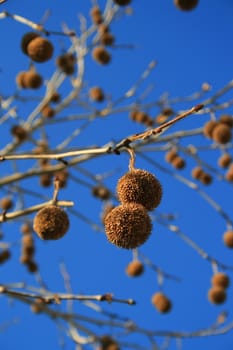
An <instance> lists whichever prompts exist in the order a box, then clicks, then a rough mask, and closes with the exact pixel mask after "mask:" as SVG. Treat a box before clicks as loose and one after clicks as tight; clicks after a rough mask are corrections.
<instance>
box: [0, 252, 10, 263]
mask: <svg viewBox="0 0 233 350" xmlns="http://www.w3.org/2000/svg"><path fill="white" fill-rule="evenodd" d="M10 257H11V252H10V250H9V249H4V250H2V251H1V252H0V264H3V263H4V262H6V261H7V260H9V259H10Z"/></svg>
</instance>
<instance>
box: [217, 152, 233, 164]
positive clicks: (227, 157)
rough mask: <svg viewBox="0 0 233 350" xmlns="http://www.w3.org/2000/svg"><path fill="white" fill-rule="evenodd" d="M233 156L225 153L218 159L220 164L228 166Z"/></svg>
mask: <svg viewBox="0 0 233 350" xmlns="http://www.w3.org/2000/svg"><path fill="white" fill-rule="evenodd" d="M231 161H232V158H231V155H230V154H229V153H224V154H223V155H221V157H219V159H218V166H220V167H221V168H227V167H228V166H229V165H230V164H231Z"/></svg>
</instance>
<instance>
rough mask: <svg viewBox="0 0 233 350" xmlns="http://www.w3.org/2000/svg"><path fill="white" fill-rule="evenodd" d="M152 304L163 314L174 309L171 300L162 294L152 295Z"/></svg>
mask: <svg viewBox="0 0 233 350" xmlns="http://www.w3.org/2000/svg"><path fill="white" fill-rule="evenodd" d="M151 303H152V304H153V305H154V307H155V308H156V309H157V310H158V311H159V312H161V313H167V312H169V311H170V310H171V308H172V303H171V300H170V299H169V298H168V297H167V296H166V295H165V294H164V293H162V292H157V293H155V294H153V295H152V297H151Z"/></svg>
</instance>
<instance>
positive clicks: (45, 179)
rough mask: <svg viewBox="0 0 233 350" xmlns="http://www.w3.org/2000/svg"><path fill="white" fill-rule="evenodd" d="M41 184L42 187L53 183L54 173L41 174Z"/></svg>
mask: <svg viewBox="0 0 233 350" xmlns="http://www.w3.org/2000/svg"><path fill="white" fill-rule="evenodd" d="M40 185H41V186H42V187H49V186H51V185H52V175H51V174H42V175H40Z"/></svg>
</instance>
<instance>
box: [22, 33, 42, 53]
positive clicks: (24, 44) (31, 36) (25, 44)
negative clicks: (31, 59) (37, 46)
mask: <svg viewBox="0 0 233 350" xmlns="http://www.w3.org/2000/svg"><path fill="white" fill-rule="evenodd" d="M38 37H39V34H38V33H36V32H28V33H25V34H24V35H23V37H22V39H21V50H22V51H23V53H25V55H27V54H28V52H27V48H28V44H29V43H30V41H32V40H33V39H35V38H38Z"/></svg>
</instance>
